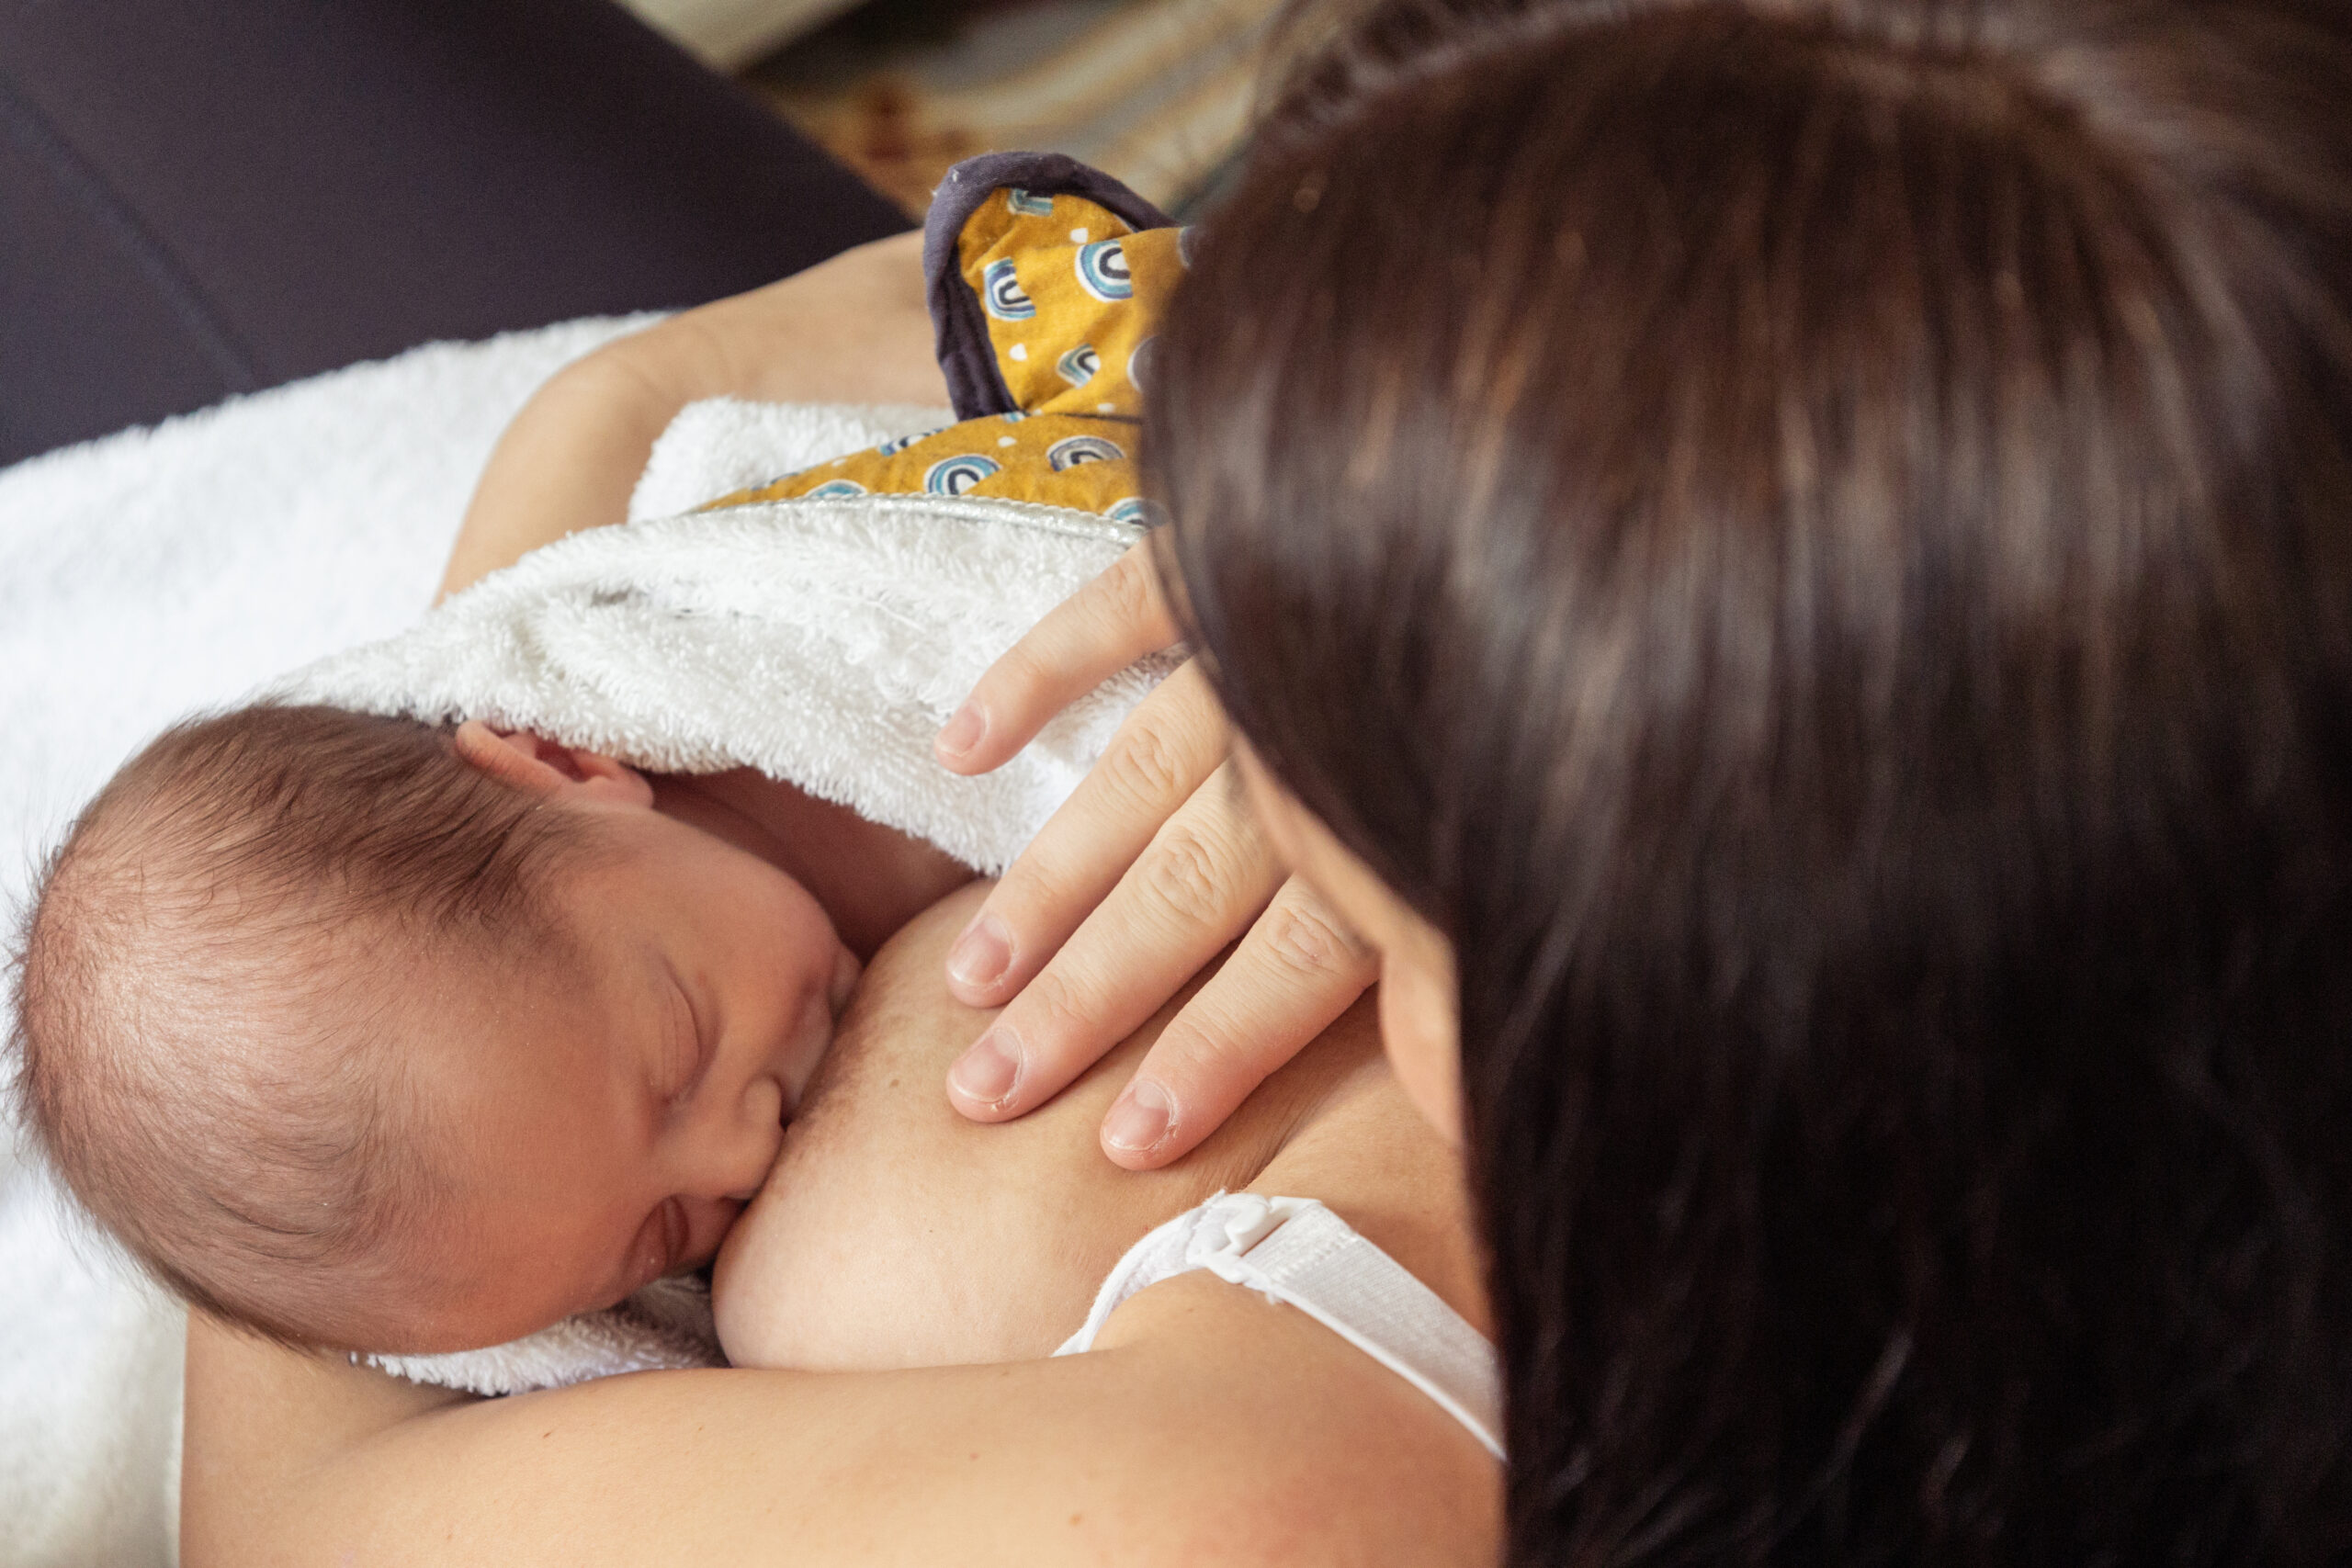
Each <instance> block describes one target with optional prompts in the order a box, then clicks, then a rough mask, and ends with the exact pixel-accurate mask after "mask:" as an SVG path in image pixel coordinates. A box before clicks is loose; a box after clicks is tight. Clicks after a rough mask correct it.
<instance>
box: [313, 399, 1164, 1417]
mask: <svg viewBox="0 0 2352 1568" xmlns="http://www.w3.org/2000/svg"><path fill="white" fill-rule="evenodd" d="M808 416H809V411H798V410H767V411H747V410H745V409H744V408H743V407H742V405H733V406H722V407H720V408H718V409H715V410H713V409H703V408H697V409H696V410H695V411H690V412H689V415H688V416H682V422H681V423H680V425H679V426H677V427H676V428H675V429H674V430H673V434H672V436H670V437H665V439H664V442H663V444H662V448H661V449H660V450H659V452H658V454H657V457H656V461H655V463H654V465H653V466H652V467H651V468H649V471H648V475H647V478H646V480H645V483H644V484H643V485H642V486H640V492H639V493H640V496H641V497H642V496H645V495H646V494H647V493H648V492H649V491H650V492H651V495H652V497H653V500H652V501H651V502H650V504H663V505H666V504H670V503H671V502H673V501H674V500H675V498H676V496H677V494H678V493H679V492H680V491H689V492H691V493H708V492H709V491H714V490H725V489H727V488H729V487H730V486H737V485H741V484H742V483H745V482H749V481H751V480H755V479H761V478H765V477H770V476H771V475H773V474H775V473H778V472H782V471H785V470H786V469H788V468H793V467H796V466H799V465H800V464H802V463H805V462H807V461H809V460H812V458H811V457H810V456H807V455H804V454H806V449H807V448H806V441H805V439H804V438H805V437H806V435H807V433H808V430H809V423H810V421H809V417H808ZM825 417H827V418H833V417H836V416H832V415H827V416H825ZM757 450H764V451H766V452H767V453H769V454H771V456H770V457H766V458H760V457H757V456H756V451H757ZM822 455H823V454H816V456H822ZM795 458H797V461H795V460H792V459H795ZM697 476H698V477H699V478H697ZM665 487H667V488H665ZM1137 536H1138V534H1137V531H1136V529H1135V528H1134V527H1132V526H1131V525H1126V524H1123V523H1114V522H1111V521H1109V520H1108V519H1105V518H1103V517H1099V516H1094V515H1091V514H1089V513H1075V512H1068V511H1064V510H1061V509H1058V508H1053V507H1043V506H1035V505H1030V504H1026V503H1023V502H1006V501H983V500H976V499H972V498H968V497H967V498H959V499H944V498H938V497H929V496H854V497H847V498H840V499H828V500H823V501H814V500H800V501H790V502H770V503H766V504H763V505H758V506H747V507H737V508H730V509H729V510H726V511H722V512H712V513H689V514H686V515H684V516H676V517H666V518H650V519H648V520H646V521H642V522H637V523H632V524H629V525H627V526H624V527H616V528H606V529H599V530H596V531H594V532H591V533H585V534H579V535H574V536H571V537H570V538H567V539H564V540H561V541H560V542H558V543H556V544H554V545H550V546H548V547H546V548H544V549H540V550H537V551H536V552H534V553H533V554H531V555H530V556H527V557H526V558H524V559H523V560H521V561H519V562H517V563H516V564H515V565H514V566H512V567H510V568H508V569H507V570H504V571H502V572H498V573H496V574H494V575H492V577H490V578H487V579H485V580H484V581H481V582H480V583H478V584H476V585H475V586H474V587H472V588H469V589H468V590H467V591H466V592H463V593H461V594H458V595H457V596H455V597H453V598H452V599H450V600H449V601H448V602H447V604H443V605H442V606H441V607H440V608H439V609H437V610H435V612H434V613H433V614H432V615H429V616H427V617H426V618H425V620H424V622H423V623H422V624H420V625H419V626H416V627H414V628H413V629H412V630H411V631H408V632H406V633H403V634H402V635H401V636H399V637H392V638H390V639H389V640H386V641H382V642H379V643H375V644H371V645H369V646H367V647H364V648H360V649H354V650H352V651H349V652H346V653H342V654H337V655H334V656H333V657H330V658H328V659H325V660H321V661H319V662H318V663H316V664H313V665H311V666H310V667H309V668H308V669H306V670H303V671H300V672H298V673H297V674H296V675H294V676H293V677H290V678H289V679H288V681H286V682H283V683H281V684H280V685H279V686H278V687H277V688H276V691H275V694H276V695H278V696H281V697H284V698H286V699H288V700H291V701H300V702H316V703H325V704H329V705H334V706H338V707H345V708H350V709H354V710H356V711H360V712H368V713H382V714H391V715H400V716H410V717H415V718H420V719H424V720H427V721H431V722H440V721H445V720H449V719H457V718H473V717H478V718H485V719H488V720H490V721H492V722H493V723H496V724H500V725H503V726H512V727H515V728H527V729H530V730H532V731H534V732H536V733H538V734H541V735H545V736H547V737H548V738H550V739H558V740H561V741H563V742H565V743H566V744H569V745H574V746H584V747H587V748H590V749H592V750H598V751H602V752H605V753H607V754H609V755H613V756H616V757H618V758H620V759H621V760H623V761H628V762H631V763H635V764H637V765H639V766H642V767H645V768H649V769H652V770H657V771H660V772H664V773H709V772H716V771H718V770H721V769H726V768H732V767H752V768H757V769H759V770H760V771H762V772H763V773H767V774H769V775H770V776H772V777H775V778H779V779H784V780H786V781H789V782H791V783H793V784H798V785H800V786H801V787H803V788H805V789H807V790H809V792H810V793H812V794H814V795H820V796H821V797H822V798H825V799H827V800H831V801H836V802H839V803H842V804H844V805H847V806H849V807H852V808H853V809H854V810H856V811H857V812H858V813H859V814H860V815H862V816H864V817H865V818H868V819H869V820H872V821H876V822H879V823H883V824H885V825H887V826H889V827H893V828H898V829H902V830H904V831H907V832H910V833H914V834H917V835H919V836H921V837H922V838H925V839H928V840H931V841H932V842H933V843H935V844H937V845H938V846H939V847H941V848H942V849H944V850H945V851H947V852H949V853H950V854H953V855H955V856H956V858H958V859H960V860H962V861H964V862H965V863H967V864H970V865H972V866H975V867H977V868H979V869H982V870H987V871H996V870H1001V868H1002V867H1003V866H1004V865H1005V864H1007V863H1009V862H1010V861H1011V860H1012V858H1013V856H1014V855H1016V854H1017V853H1018V852H1020V850H1021V848H1022V846H1023V845H1024V844H1025V843H1027V842H1028V840H1029V839H1030V837H1031V836H1032V835H1033V834H1035V832H1036V830H1037V829H1038V828H1039V827H1041V826H1042V825H1043V824H1044V822H1045V820H1046V818H1047V817H1048V816H1050V815H1051V814H1052V812H1053V810H1054V809H1055V807H1057V806H1058V805H1059V804H1060V803H1061V802H1062V800H1063V799H1065V798H1066V797H1067V796H1068V795H1069V791H1070V789H1071V787H1072V786H1073V785H1074V784H1076V783H1077V782H1078V780H1079V779H1080V777H1082V776H1083V775H1084V773H1085V772H1086V770H1087V768H1088V767H1089V766H1090V765H1091V762H1092V761H1093V760H1094V759H1095V758H1096V757H1098V756H1099V755H1100V754H1101V752H1102V749H1103V744H1104V743H1105V742H1106V741H1107V740H1108V739H1110V736H1111V734H1112V732H1113V731H1114V729H1115V728H1117V726H1118V724H1119V721H1120V720H1121V719H1122V718H1123V717H1124V716H1125V714H1126V712H1127V711H1128V710H1129V709H1130V708H1131V707H1132V706H1133V705H1134V704H1135V702H1136V700H1137V699H1139V698H1140V697H1141V696H1142V694H1144V693H1145V692H1146V691H1148V689H1149V687H1150V684H1151V682H1153V681H1155V680H1156V679H1158V677H1159V673H1161V671H1162V670H1163V669H1164V664H1162V663H1152V664H1147V665H1143V666H1138V667H1137V668H1136V669H1134V670H1131V671H1126V672H1125V673H1123V674H1122V675H1120V676H1118V677H1116V678H1114V680H1113V681H1111V682H1108V683H1107V684H1106V685H1105V686H1104V687H1103V688H1102V689H1101V690H1099V691H1097V692H1096V693H1094V694H1092V695H1091V696H1089V697H1087V698H1085V699H1084V700H1082V701H1080V703H1078V704H1077V705H1074V706H1073V707H1072V708H1070V709H1069V711H1068V712H1067V713H1065V714H1064V715H1063V716H1060V717H1059V718H1057V719H1056V720H1055V721H1054V723H1053V724H1051V725H1050V726H1048V727H1047V728H1046V732H1045V733H1044V734H1043V735H1042V736H1041V737H1039V739H1037V740H1036V741H1035V742H1034V743H1033V744H1031V745H1030V746H1029V747H1028V748H1027V749H1026V750H1024V751H1023V753H1022V754H1021V756H1020V757H1018V758H1017V759H1015V760H1014V761H1012V762H1011V763H1009V764H1008V765H1006V766H1005V767H1003V768H1001V769H1000V770H998V771H997V772H996V773H990V774H988V775H985V776H983V777H980V778H976V779H967V778H959V777H957V776H956V775H954V774H951V773H947V772H946V771H945V770H944V769H943V768H942V767H940V766H939V764H938V763H937V761H934V760H933V756H932V750H931V741H932V737H933V734H934V733H935V732H936V731H937V729H938V728H939V726H940V725H941V724H942V723H944V721H945V719H946V718H947V716H948V715H949V714H950V713H951V712H952V711H953V709H954V707H955V705H956V703H958V702H959V701H961V700H962V698H963V696H964V694H966V693H967V691H969V690H970V688H971V685H972V683H973V682H974V681H975V680H977V679H978V676H979V674H980V672H981V671H983V670H985V669H986V668H987V667H988V665H989V663H990V662H991V661H992V660H995V658H996V657H997V656H998V655H999V654H1001V653H1002V652H1003V651H1004V650H1005V649H1007V648H1008V647H1010V646H1011V645H1012V642H1013V640H1014V639H1015V638H1017V637H1019V636H1020V635H1021V634H1022V633H1023V632H1024V631H1026V630H1027V629H1028V628H1029V627H1030V626H1032V625H1033V624H1035V621H1036V619H1037V618H1038V617H1039V616H1040V615H1044V614H1045V613H1046V611H1047V610H1049V609H1051V608H1052V607H1053V606H1054V605H1055V604H1058V603H1060V601H1061V600H1062V599H1064V598H1065V597H1067V596H1068V595H1069V593H1070V592H1072V591H1074V590H1075V589H1077V588H1078V587H1079V586H1080V585H1081V584H1082V583H1084V582H1085V581H1087V580H1088V579H1090V578H1091V577H1093V576H1094V575H1095V574H1096V573H1098V572H1099V571H1101V570H1103V568H1104V567H1106V566H1108V565H1109V564H1110V563H1111V562H1112V561H1113V560H1114V558H1116V557H1117V556H1118V555H1119V553H1120V552H1121V551H1122V550H1123V549H1125V547H1127V546H1128V545H1129V544H1131V543H1133V542H1134V540H1135V539H1136V537H1137ZM677 1304H678V1303H677V1300H676V1299H675V1298H670V1299H667V1300H666V1301H664V1302H662V1303H649V1302H647V1301H646V1300H644V1299H643V1298H641V1297H640V1298H632V1300H631V1301H630V1302H629V1303H624V1304H623V1305H622V1306H621V1307H618V1308H616V1309H613V1310H612V1311H610V1312H607V1313H601V1314H589V1315H588V1316H586V1317H584V1318H574V1319H571V1320H570V1321H569V1322H566V1323H562V1324H559V1325H555V1326H554V1327H553V1328H550V1329H548V1330H545V1331H543V1332H542V1333H540V1334H537V1335H535V1336H532V1337H529V1338H527V1339H524V1340H521V1341H518V1342H516V1343H515V1344H512V1345H506V1346H499V1347H493V1348H489V1349H484V1350H475V1351H466V1352H461V1353H458V1354H455V1355H448V1356H432V1357H400V1358H389V1357H386V1358H373V1359H375V1360H376V1362H377V1364H378V1365H380V1366H384V1367H386V1368H389V1369H390V1370H391V1371H396V1372H398V1373H400V1374H401V1375H402V1376H404V1377H409V1378H412V1379H415V1380H417V1381H421V1382H435V1383H441V1384H444V1385H447V1386H450V1387H458V1388H467V1389H472V1390H475V1391H477V1392H480V1393H513V1392H516V1391H518V1390H521V1389H526V1388H534V1387H547V1386H551V1385H555V1384H560V1383H568V1382H579V1381H582V1379H585V1378H590V1377H597V1376H605V1375H608V1374H611V1373H614V1372H621V1371H642V1370H646V1369H648V1368H654V1367H675V1366H688V1365H700V1364H709V1363H710V1362H712V1361H714V1360H715V1359H717V1347H716V1342H715V1340H714V1339H712V1338H711V1337H709V1335H708V1331H707V1303H706V1304H705V1305H704V1307H703V1314H704V1316H703V1319H702V1320H701V1321H688V1322H685V1323H684V1324H683V1325H682V1323H681V1320H680V1319H679V1318H678V1317H677V1316H676V1315H675V1314H674V1313H673V1312H671V1311H670V1309H671V1308H674V1307H675V1306H676V1305H677Z"/></svg>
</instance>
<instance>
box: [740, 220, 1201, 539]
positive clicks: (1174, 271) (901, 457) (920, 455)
mask: <svg viewBox="0 0 2352 1568" xmlns="http://www.w3.org/2000/svg"><path fill="white" fill-rule="evenodd" d="M1182 250H1183V246H1182V231H1179V230H1176V229H1173V228H1168V229H1145V230H1136V229H1133V228H1131V227H1130V226H1129V225H1128V224H1127V223H1125V221H1123V220H1120V219H1119V218H1118V217H1117V216H1116V215H1114V214H1113V213H1112V212H1110V211H1109V210H1108V209H1104V208H1103V207H1102V206H1100V205H1098V204H1097V203H1095V202H1093V201H1091V200H1088V199H1086V198H1084V197H1079V196H1074V195H1070V194H1068V193H1061V194H1057V195H1052V196H1048V195H1046V194H1043V193H1032V192H1030V191H1026V190H1023V189H1020V188H1017V187H1006V188H1003V189H1000V190H998V191H995V192H993V193H992V194H991V195H990V196H989V198H988V199H986V200H984V201H982V202H981V203H980V205H979V206H978V208H977V209H975V210H974V211H973V213H972V215H971V217H970V218H968V219H967V220H966V221H965V224H964V228H963V231H962V232H961V233H960V234H959V235H958V236H957V242H956V264H957V265H958V268H959V270H960V272H961V275H962V277H963V280H964V282H965V284H966V285H967V287H968V288H971V289H972V291H973V293H974V295H975V296H976V297H977V298H978V299H979V301H980V303H981V306H982V309H983V310H984V311H985V313H986V319H987V322H988V332H989V345H990V347H991V348H992V349H993V351H994V355H995V360H996V366H997V369H998V371H999V373H1000V374H1001V376H1002V377H1003V379H1004V384H1005V388H1006V389H1007V390H1008V391H1009V392H1010V393H1011V394H1012V400H1013V402H1015V403H1016V404H1017V405H1019V406H1018V412H1007V413H1001V414H983V415H981V416H979V417H978V418H976V419H967V420H964V421H962V422H960V423H956V424H951V425H948V426H947V427H946V428H944V429H943V430H938V431H933V432H932V433H931V434H926V435H922V436H917V437H914V438H912V439H910V440H906V441H898V442H889V443H886V444H885V445H883V446H878V447H875V448H872V449H870V450H867V451H864V452H857V453H852V454H850V455H849V456H847V457H838V458H835V459H833V460H832V461H831V462H829V463H820V464H819V465H817V466H816V467H814V468H805V469H802V470H801V471H799V472H797V473H794V474H788V475H786V476H785V477H784V478H782V479H776V480H775V481H773V482H772V483H769V484H765V485H761V486H759V487H758V488H756V489H752V490H745V491H737V492H735V493H734V494H732V495H729V496H724V497H721V498H720V499H719V500H718V501H715V502H710V503H709V504H710V507H712V508H717V507H724V506H738V505H745V504H749V503H752V502H766V501H789V500H797V499H800V498H802V497H823V496H836V495H923V494H929V495H940V496H958V495H972V496H984V497H993V498H997V499H1001V500H1010V501H1027V502H1039V503H1042V504H1045V505H1049V506H1063V507H1069V508H1071V509H1073V510H1076V511H1080V512H1093V513H1103V514H1105V515H1108V516H1111V517H1114V518H1118V519H1121V520H1131V521H1136V522H1142V521H1143V520H1144V511H1145V506H1144V502H1143V500H1142V496H1141V488H1140V486H1139V484H1138V483H1137V470H1136V436H1137V434H1138V433H1139V431H1140V429H1141V423H1140V421H1141V418H1142V413H1143V384H1144V383H1145V382H1147V381H1148V379H1149V376H1150V357H1151V344H1152V334H1153V331H1154V323H1155V322H1156V321H1157V320H1158V316H1159V307H1160V305H1161V304H1162V303H1164V302H1165V300H1166V299H1167V298H1168V296H1169V293H1170V290H1171V289H1172V288H1174V287H1175V285H1176V282H1177V280H1178V278H1180V277H1181V276H1182V274H1183V269H1184V261H1183V255H1182Z"/></svg>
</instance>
